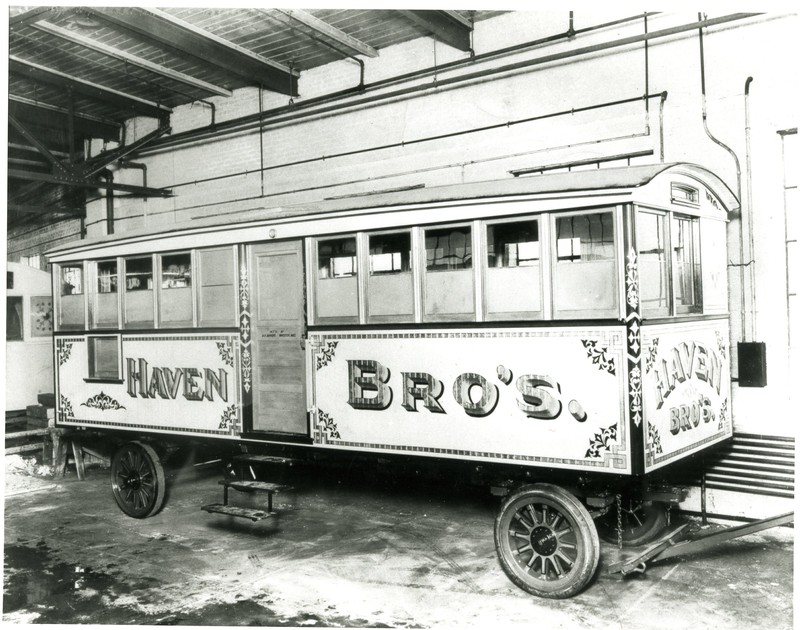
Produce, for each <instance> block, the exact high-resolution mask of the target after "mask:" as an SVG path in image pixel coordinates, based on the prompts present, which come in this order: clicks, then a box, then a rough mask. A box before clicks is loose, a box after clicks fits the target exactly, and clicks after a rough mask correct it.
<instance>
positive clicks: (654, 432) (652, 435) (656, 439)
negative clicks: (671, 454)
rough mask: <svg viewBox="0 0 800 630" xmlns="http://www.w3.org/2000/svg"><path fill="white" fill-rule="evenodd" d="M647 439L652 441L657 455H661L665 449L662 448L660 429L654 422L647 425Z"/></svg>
mask: <svg viewBox="0 0 800 630" xmlns="http://www.w3.org/2000/svg"><path fill="white" fill-rule="evenodd" d="M647 441H648V442H650V444H651V447H652V449H653V452H654V453H655V454H656V455H661V453H663V452H664V451H663V449H662V448H661V436H660V435H659V433H658V429H657V428H656V427H655V425H653V424H649V425H647Z"/></svg>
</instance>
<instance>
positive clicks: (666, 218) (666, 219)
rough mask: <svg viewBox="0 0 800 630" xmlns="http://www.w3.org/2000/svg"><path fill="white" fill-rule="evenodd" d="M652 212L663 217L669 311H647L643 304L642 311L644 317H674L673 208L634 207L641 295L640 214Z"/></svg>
mask: <svg viewBox="0 0 800 630" xmlns="http://www.w3.org/2000/svg"><path fill="white" fill-rule="evenodd" d="M642 213H644V214H650V215H654V216H660V217H662V219H663V225H662V229H663V233H662V236H663V238H664V258H665V262H666V272H667V273H666V276H667V309H666V310H667V312H666V314H661V313H656V314H652V313H645V311H644V305H642V304H641V299H640V305H641V312H642V319H648V320H653V319H661V318H664V317H674V316H675V292H674V284H673V282H674V280H673V268H672V215H673V212H672V211H671V210H664V209H662V208H654V207H651V206H635V207H634V213H633V215H634V221H635V223H636V256H637V260H638V262H639V275H638V281H639V296H640V298H641V295H642V289H641V282H642V273H641V260H642V248H641V239H640V231H639V215H640V214H642Z"/></svg>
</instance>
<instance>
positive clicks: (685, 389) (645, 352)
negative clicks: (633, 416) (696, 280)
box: [642, 318, 733, 472]
mask: <svg viewBox="0 0 800 630" xmlns="http://www.w3.org/2000/svg"><path fill="white" fill-rule="evenodd" d="M728 339H729V337H728V320H727V318H726V319H718V320H710V321H703V322H687V323H683V324H665V325H655V326H647V325H645V326H644V327H643V328H642V356H643V364H644V378H643V400H644V421H645V424H644V428H645V431H644V440H645V471H646V472H650V471H653V470H656V469H658V468H661V467H663V466H666V465H667V464H670V463H672V462H674V461H677V460H678V459H681V458H684V457H687V456H689V455H691V454H693V453H696V452H698V451H700V450H702V449H703V448H706V447H708V446H709V445H711V444H714V443H716V442H720V441H722V440H724V439H726V438H729V437H731V436H732V434H733V423H732V422H731V411H730V404H731V403H730V400H731V381H730V349H729V343H728Z"/></svg>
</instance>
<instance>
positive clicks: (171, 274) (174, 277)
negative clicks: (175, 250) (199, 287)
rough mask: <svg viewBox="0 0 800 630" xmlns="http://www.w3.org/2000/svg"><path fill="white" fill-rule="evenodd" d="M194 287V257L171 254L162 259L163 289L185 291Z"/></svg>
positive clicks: (187, 254)
mask: <svg viewBox="0 0 800 630" xmlns="http://www.w3.org/2000/svg"><path fill="white" fill-rule="evenodd" d="M191 286H192V255H191V254H189V253H188V252H187V253H185V254H171V255H167V256H162V257H161V288H162V289H184V288H187V287H191Z"/></svg>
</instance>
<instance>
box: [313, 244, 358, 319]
mask: <svg viewBox="0 0 800 630" xmlns="http://www.w3.org/2000/svg"><path fill="white" fill-rule="evenodd" d="M316 306H317V317H318V318H319V319H321V320H324V319H327V320H329V321H331V320H347V321H357V319H358V256H357V247H356V237H355V236H347V237H341V238H331V239H322V240H319V241H318V242H317V304H316Z"/></svg>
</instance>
